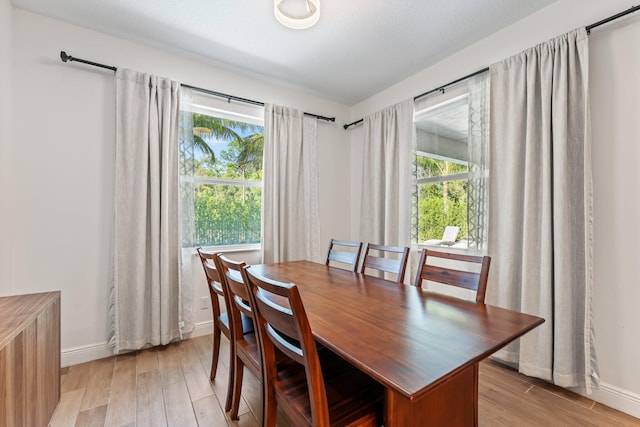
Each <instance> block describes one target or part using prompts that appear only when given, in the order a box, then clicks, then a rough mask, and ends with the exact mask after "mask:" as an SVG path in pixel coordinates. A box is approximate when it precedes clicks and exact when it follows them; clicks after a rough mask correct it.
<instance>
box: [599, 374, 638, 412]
mask: <svg viewBox="0 0 640 427" xmlns="http://www.w3.org/2000/svg"><path fill="white" fill-rule="evenodd" d="M587 397H588V398H589V399H592V400H595V401H596V402H598V403H602V404H603V405H606V406H610V407H612V408H614V409H617V410H618V411H621V412H624V413H626V414H629V415H631V416H633V417H636V418H640V395H638V394H636V393H633V392H630V391H628V390H623V389H621V388H619V387H616V386H613V385H611V384H607V383H602V382H601V383H600V388H597V389H594V390H593V393H592V394H591V395H587Z"/></svg>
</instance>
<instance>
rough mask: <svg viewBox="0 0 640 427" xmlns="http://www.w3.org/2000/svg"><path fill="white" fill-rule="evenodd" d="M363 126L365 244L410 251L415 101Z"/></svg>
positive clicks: (384, 112) (362, 225) (374, 117)
mask: <svg viewBox="0 0 640 427" xmlns="http://www.w3.org/2000/svg"><path fill="white" fill-rule="evenodd" d="M363 125H364V150H363V153H362V162H363V163H362V171H363V173H362V196H361V204H360V217H361V221H360V240H362V241H363V242H370V243H375V244H380V245H391V246H409V245H410V243H411V209H412V197H413V196H414V192H415V190H416V185H415V175H416V174H415V138H414V137H413V132H414V126H413V99H411V100H407V101H404V102H401V103H399V104H396V105H394V106H391V107H388V108H386V109H384V110H382V111H378V112H377V113H374V114H372V115H370V116H366V117H364V124H363ZM413 252H414V253H415V252H416V251H415V250H414V251H413ZM410 265H411V264H410ZM406 277H407V280H409V278H410V277H411V274H407V275H406Z"/></svg>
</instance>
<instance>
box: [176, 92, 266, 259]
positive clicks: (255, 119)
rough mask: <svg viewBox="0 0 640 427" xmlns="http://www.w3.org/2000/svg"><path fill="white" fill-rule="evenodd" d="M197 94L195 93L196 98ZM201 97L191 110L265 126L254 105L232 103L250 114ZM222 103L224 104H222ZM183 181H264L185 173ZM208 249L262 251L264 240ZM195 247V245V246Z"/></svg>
mask: <svg viewBox="0 0 640 427" xmlns="http://www.w3.org/2000/svg"><path fill="white" fill-rule="evenodd" d="M196 95H197V94H194V99H195V98H196ZM197 97H198V98H199V99H200V102H203V104H199V103H198V104H196V103H193V104H192V105H191V112H192V113H196V114H204V115H207V116H215V117H220V118H223V119H229V120H235V121H241V122H245V123H250V124H254V125H259V126H264V117H263V116H258V115H257V114H258V113H259V112H261V111H262V108H261V107H260V109H258V108H256V107H254V106H249V107H248V108H247V106H244V105H240V104H231V106H232V107H234V108H237V109H238V110H244V111H246V112H247V113H248V114H245V113H241V112H239V111H232V110H228V109H226V107H228V104H227V103H226V102H225V103H224V107H225V108H217V107H213V106H212V105H214V104H220V103H221V102H222V101H220V100H218V99H215V98H210V97H208V96H202V97H200V96H197ZM204 104H212V105H204ZM220 105H222V104H220ZM180 180H181V181H183V182H184V181H186V182H188V181H192V182H193V183H194V184H203V185H236V186H241V187H254V188H255V187H258V188H262V181H243V180H236V179H222V178H211V177H205V176H194V177H193V178H191V177H185V176H183V175H181V176H180ZM260 235H261V237H262V230H260ZM203 248H206V249H207V250H212V251H220V252H248V251H260V250H262V241H261V242H260V243H247V244H234V245H217V246H203ZM193 249H195V247H194V248H193Z"/></svg>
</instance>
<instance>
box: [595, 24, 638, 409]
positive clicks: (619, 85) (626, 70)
mask: <svg viewBox="0 0 640 427" xmlns="http://www.w3.org/2000/svg"><path fill="white" fill-rule="evenodd" d="M638 41H640V14H638V13H637V12H636V15H635V16H633V17H629V18H627V19H624V20H620V21H617V22H616V23H613V24H611V25H610V26H609V27H608V28H603V29H597V30H594V31H593V33H592V35H591V36H590V38H589V42H590V73H591V75H590V82H591V87H590V95H591V115H592V131H593V151H592V155H593V183H594V190H593V193H594V234H595V235H594V241H595V250H594V258H595V265H594V276H595V277H594V284H595V289H594V295H593V299H594V321H595V327H596V345H597V349H598V358H599V361H600V376H601V378H602V382H603V387H602V390H600V391H598V392H597V393H596V396H597V398H598V399H599V400H601V401H603V402H604V403H609V404H610V405H617V403H616V400H614V399H613V398H612V396H616V395H617V394H618V393H622V394H623V396H624V395H625V394H628V393H629V392H632V393H634V397H635V405H632V404H631V402H626V400H624V399H623V400H622V402H626V406H624V407H622V406H620V408H621V409H626V410H627V412H630V413H633V414H634V415H635V416H637V417H640V364H639V363H638V362H639V361H640V332H639V331H640V328H639V327H638V323H639V322H638V314H639V311H638V307H639V304H640V262H638V261H639V258H638V248H637V245H638V242H640V222H639V221H638V220H639V219H640V168H638V159H640V47H639V46H638Z"/></svg>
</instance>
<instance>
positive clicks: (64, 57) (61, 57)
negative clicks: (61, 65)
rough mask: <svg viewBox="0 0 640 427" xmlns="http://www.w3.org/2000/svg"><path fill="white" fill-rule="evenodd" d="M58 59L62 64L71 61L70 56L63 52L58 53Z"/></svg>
mask: <svg viewBox="0 0 640 427" xmlns="http://www.w3.org/2000/svg"><path fill="white" fill-rule="evenodd" d="M60 59H61V60H62V62H67V61H68V60H70V59H73V58H72V57H71V56H69V55H67V52H65V51H64V50H61V51H60Z"/></svg>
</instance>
